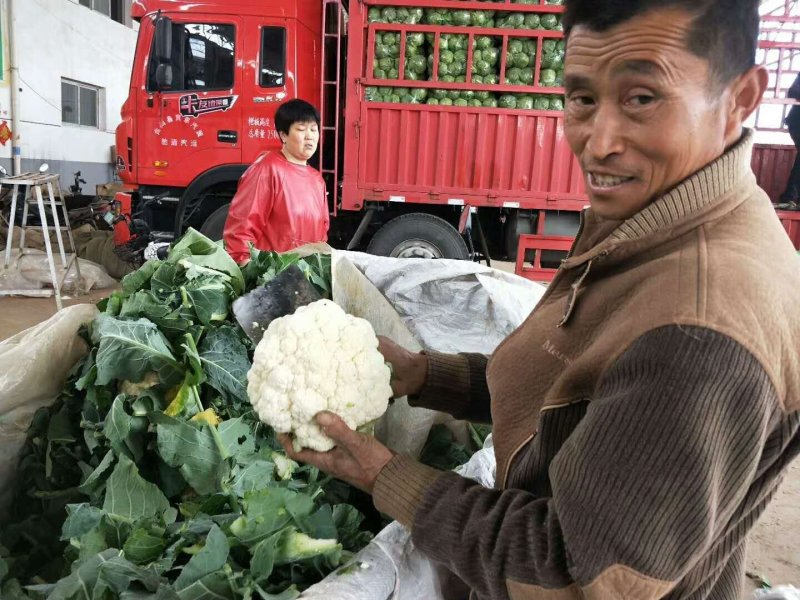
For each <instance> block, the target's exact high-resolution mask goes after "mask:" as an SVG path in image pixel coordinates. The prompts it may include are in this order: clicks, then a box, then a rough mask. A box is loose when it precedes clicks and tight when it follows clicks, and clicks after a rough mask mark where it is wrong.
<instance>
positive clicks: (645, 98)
mask: <svg viewBox="0 0 800 600" xmlns="http://www.w3.org/2000/svg"><path fill="white" fill-rule="evenodd" d="M654 101H655V98H654V97H653V96H649V95H647V94H638V95H636V96H633V97H632V98H631V104H633V105H634V106H645V105H647V104H651V103H652V102H654Z"/></svg>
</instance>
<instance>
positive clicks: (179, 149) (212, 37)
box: [139, 15, 243, 186]
mask: <svg viewBox="0 0 800 600" xmlns="http://www.w3.org/2000/svg"><path fill="white" fill-rule="evenodd" d="M241 37H242V36H241V19H239V18H238V17H230V16H227V15H226V16H224V17H223V16H220V17H207V16H205V15H202V16H199V15H176V16H174V17H173V18H172V43H171V48H172V51H171V58H170V61H169V62H170V66H171V73H172V77H171V79H172V81H171V83H170V84H169V86H167V87H165V86H163V84H162V85H161V86H159V85H158V83H157V78H156V70H157V67H158V64H157V63H158V61H157V60H155V57H154V53H155V48H153V49H152V50H151V56H150V61H149V64H148V72H147V81H146V84H145V86H144V89H142V91H141V93H142V94H143V96H144V97H143V98H141V99H140V102H139V107H140V108H139V110H140V112H139V119H140V123H141V125H142V126H141V128H140V132H141V133H140V135H141V136H142V139H141V143H140V145H139V147H140V148H141V149H142V151H143V155H140V160H139V165H140V170H139V178H140V181H142V182H143V183H149V184H153V185H159V184H160V185H165V186H186V185H188V183H189V182H191V181H192V180H193V179H194V178H195V177H197V176H198V175H199V174H201V173H203V172H205V171H207V170H208V169H210V168H212V167H216V166H219V165H224V164H240V163H241V162H242V131H241V114H242V109H241V98H240V94H239V91H238V90H239V89H240V87H241V83H242V72H241V64H242V62H243V57H242V48H243V44H242V41H241ZM154 38H155V36H154ZM154 41H155V40H154ZM159 87H161V89H160V90H159ZM148 138H149V139H148Z"/></svg>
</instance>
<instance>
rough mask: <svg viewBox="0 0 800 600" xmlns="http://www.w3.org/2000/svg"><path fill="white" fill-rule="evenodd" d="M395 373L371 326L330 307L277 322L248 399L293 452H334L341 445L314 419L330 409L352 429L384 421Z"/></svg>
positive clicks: (264, 342) (324, 303) (260, 349)
mask: <svg viewBox="0 0 800 600" xmlns="http://www.w3.org/2000/svg"><path fill="white" fill-rule="evenodd" d="M390 379H391V370H390V368H389V367H388V365H386V363H385V362H384V359H383V355H382V354H381V353H380V352H378V338H377V337H376V336H375V332H374V331H373V329H372V326H371V325H370V324H369V322H368V321H366V320H364V319H360V318H358V317H354V316H352V315H348V314H347V313H346V312H344V310H342V309H341V308H340V307H339V306H338V305H337V304H335V303H334V302H331V301H330V300H319V301H317V302H314V303H312V304H309V305H308V306H303V307H301V308H298V309H297V311H295V313H294V314H292V315H288V316H286V317H281V318H279V319H275V320H274V321H273V322H272V323H270V325H269V327H268V328H267V331H266V332H265V333H264V337H263V338H262V339H261V341H260V342H259V343H258V346H257V347H256V350H255V354H254V356H253V366H252V367H251V369H250V371H249V372H248V373H247V393H248V396H249V397H250V402H251V403H252V405H253V408H254V409H255V411H256V413H257V414H258V417H259V419H261V421H263V422H264V423H266V424H268V425H270V426H272V428H273V429H275V431H277V432H279V433H293V434H294V440H295V441H294V446H295V449H296V450H299V449H300V448H311V449H312V450H316V451H318V452H327V451H328V450H330V449H331V448H333V447H334V445H335V444H334V442H333V441H332V440H331V439H330V438H328V437H327V436H326V435H325V434H323V433H322V430H321V429H320V428H319V426H318V425H317V424H316V423H315V422H314V420H313V419H314V416H315V415H316V414H317V413H318V412H320V411H323V410H328V411H331V412H333V413H335V414H337V415H339V417H341V418H342V419H343V420H344V421H345V423H347V425H348V426H349V427H351V428H353V429H355V428H357V427H360V426H362V425H365V424H367V423H370V422H372V421H374V420H375V419H377V418H378V417H380V416H381V415H383V413H385V412H386V408H387V406H388V404H389V398H390V397H391V396H392V388H391V385H390Z"/></svg>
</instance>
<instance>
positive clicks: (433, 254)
mask: <svg viewBox="0 0 800 600" xmlns="http://www.w3.org/2000/svg"><path fill="white" fill-rule="evenodd" d="M391 255H392V256H393V257H394V258H442V251H441V250H439V248H437V247H436V246H435V245H434V244H432V243H431V242H429V241H427V240H406V241H405V242H402V243H400V244H398V245H397V246H396V247H395V249H394V250H393V251H392V254H391Z"/></svg>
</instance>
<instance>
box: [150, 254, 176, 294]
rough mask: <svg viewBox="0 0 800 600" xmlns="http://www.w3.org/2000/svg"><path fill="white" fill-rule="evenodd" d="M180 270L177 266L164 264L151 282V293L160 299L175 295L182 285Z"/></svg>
mask: <svg viewBox="0 0 800 600" xmlns="http://www.w3.org/2000/svg"><path fill="white" fill-rule="evenodd" d="M179 272H180V269H179V268H178V266H177V265H175V264H173V263H168V262H162V263H161V265H160V266H159V267H158V270H156V272H155V273H153V278H152V279H151V280H150V291H151V292H153V294H155V295H157V296H159V297H160V298H165V297H167V296H169V295H170V294H173V293H174V292H175V290H177V289H178V288H179V287H180V286H181V283H182V278H181V277H180V275H179Z"/></svg>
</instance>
